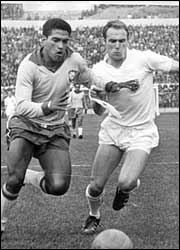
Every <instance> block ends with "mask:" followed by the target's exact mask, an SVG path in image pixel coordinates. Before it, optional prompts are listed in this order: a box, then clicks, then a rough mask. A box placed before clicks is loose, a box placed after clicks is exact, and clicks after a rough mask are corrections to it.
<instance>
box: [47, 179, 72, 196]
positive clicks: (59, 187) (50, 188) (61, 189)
mask: <svg viewBox="0 0 180 250" xmlns="http://www.w3.org/2000/svg"><path fill="white" fill-rule="evenodd" d="M69 184H70V183H69V181H68V180H64V179H61V180H51V181H50V182H49V181H48V182H47V183H46V185H45V187H46V191H47V193H48V194H52V195H57V196H60V195H63V194H65V193H66V192H67V190H68V188H69Z"/></svg>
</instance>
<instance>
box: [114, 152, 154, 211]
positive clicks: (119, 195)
mask: <svg viewBox="0 0 180 250" xmlns="http://www.w3.org/2000/svg"><path fill="white" fill-rule="evenodd" d="M148 156H149V154H148V153H147V152H146V151H144V150H140V149H135V150H131V151H128V152H126V154H125V157H124V162H123V165H122V168H121V171H120V174H119V178H118V186H117V189H116V194H115V197H114V200H113V209H114V210H120V209H121V208H123V207H124V206H125V205H126V203H127V202H128V200H129V195H130V192H132V191H134V190H135V189H136V188H138V187H139V186H140V179H139V177H140V175H141V174H142V172H143V171H144V168H145V165H146V162H147V159H148Z"/></svg>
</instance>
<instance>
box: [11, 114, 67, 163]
mask: <svg viewBox="0 0 180 250" xmlns="http://www.w3.org/2000/svg"><path fill="white" fill-rule="evenodd" d="M16 138H24V139H26V140H28V141H29V142H31V143H32V144H34V146H35V147H34V149H35V150H34V155H33V156H34V157H36V158H38V156H39V155H40V154H42V153H44V152H46V150H47V149H60V150H65V151H67V150H69V144H70V138H71V133H70V129H69V126H68V125H67V124H66V123H63V124H59V125H53V126H47V127H46V128H44V127H42V126H41V125H40V124H37V123H35V122H32V121H30V120H28V119H26V118H24V117H22V116H17V115H15V116H13V117H12V118H11V119H10V120H9V123H8V140H9V144H10V143H11V141H13V140H15V139H16Z"/></svg>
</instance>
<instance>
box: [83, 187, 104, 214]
mask: <svg viewBox="0 0 180 250" xmlns="http://www.w3.org/2000/svg"><path fill="white" fill-rule="evenodd" d="M89 186H90V185H88V186H87V188H86V198H87V201H88V205H89V209H90V212H89V214H90V215H91V216H95V217H96V218H97V219H99V218H100V206H101V204H102V202H103V194H100V195H99V196H97V197H92V196H91V195H90V194H89V191H88V190H89Z"/></svg>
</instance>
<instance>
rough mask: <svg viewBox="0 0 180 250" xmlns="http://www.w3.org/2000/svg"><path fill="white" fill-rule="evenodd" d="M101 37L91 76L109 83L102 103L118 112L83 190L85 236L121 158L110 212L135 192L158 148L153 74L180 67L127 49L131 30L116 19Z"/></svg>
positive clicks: (102, 134)
mask: <svg viewBox="0 0 180 250" xmlns="http://www.w3.org/2000/svg"><path fill="white" fill-rule="evenodd" d="M103 36H104V39H105V43H106V51H107V54H106V55H105V58H104V60H102V61H100V62H99V63H97V64H96V65H94V67H93V71H94V72H95V73H96V74H97V75H98V76H99V77H101V78H103V79H104V80H105V82H109V83H108V84H107V85H106V90H107V91H108V92H109V93H108V94H107V96H106V100H107V101H108V103H109V104H111V105H112V106H113V107H114V108H115V109H116V113H115V112H114V113H111V112H110V113H109V115H108V116H107V117H106V118H105V119H104V120H103V122H102V123H101V127H100V131H99V147H98V149H97V152H96V156H95V159H94V163H93V167H92V174H91V182H90V184H89V185H88V186H87V188H86V198H87V201H88V205H89V215H88V218H87V220H86V221H85V224H84V226H83V232H84V233H87V234H90V233H94V232H95V231H96V228H97V227H98V225H99V223H100V219H101V215H100V206H101V204H102V200H103V194H104V189H105V185H106V183H107V181H108V180H109V177H110V176H111V174H112V172H113V171H114V170H115V168H117V166H118V165H119V163H121V162H122V159H123V162H122V167H121V170H120V173H119V176H118V183H117V189H116V194H115V197H114V200H113V202H112V207H113V209H114V210H117V211H118V210H120V209H122V208H123V207H124V206H125V205H126V203H127V202H128V199H129V195H130V193H131V192H132V191H133V190H134V189H135V188H137V187H139V185H140V179H139V177H140V175H141V174H142V172H143V171H144V168H145V165H146V162H147V160H148V157H149V155H150V153H151V150H152V148H154V147H157V146H158V142H159V134H158V129H157V126H156V125H155V122H154V119H155V111H156V107H155V95H154V90H153V72H154V71H156V70H161V71H164V72H175V71H179V63H178V62H177V61H175V60H173V59H172V58H168V57H166V56H163V55H159V54H156V53H154V52H152V51H149V50H148V51H138V50H135V49H132V50H130V49H128V38H129V31H128V28H127V26H126V25H125V24H124V23H123V22H121V21H120V20H117V21H116V20H115V21H110V22H108V23H107V24H106V25H105V26H104V28H103ZM122 82H123V83H122ZM122 86H123V88H122ZM102 96H103V95H102ZM91 97H93V98H94V99H96V98H100V92H99V91H96V89H92V91H91ZM93 108H94V111H95V113H96V114H98V115H101V114H102V113H103V112H104V110H105V108H104V107H103V106H102V105H101V103H98V102H94V103H93ZM117 112H118V113H117Z"/></svg>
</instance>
